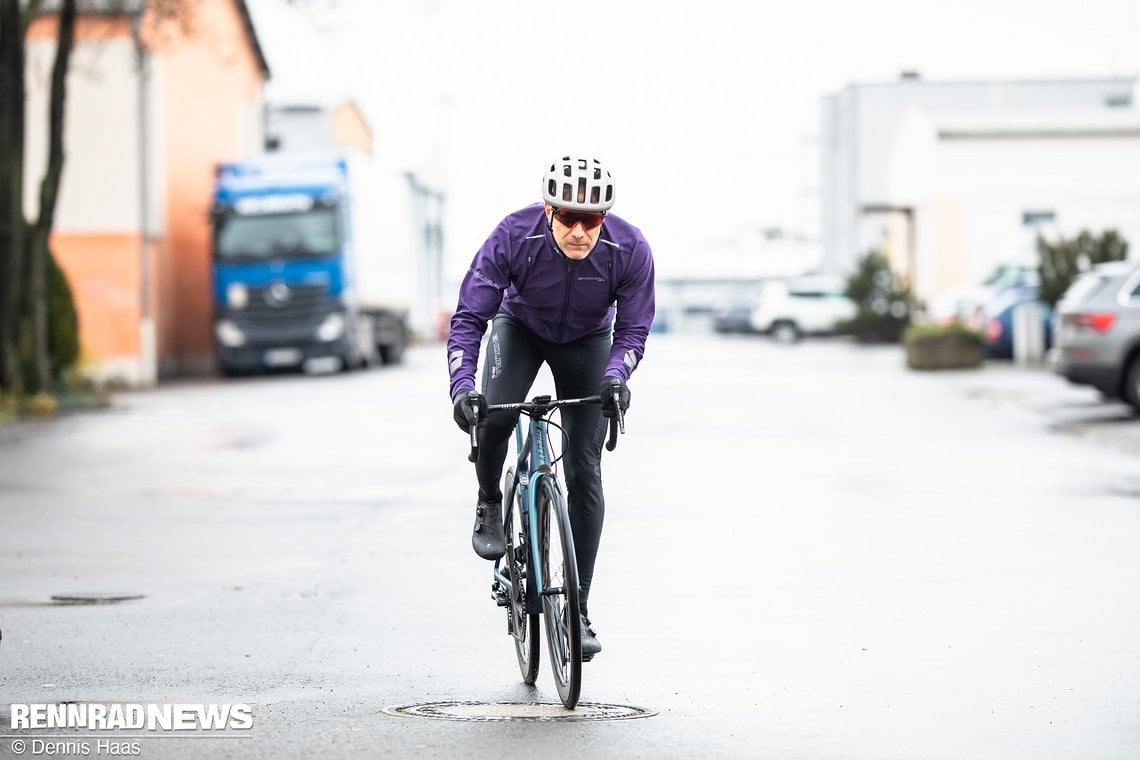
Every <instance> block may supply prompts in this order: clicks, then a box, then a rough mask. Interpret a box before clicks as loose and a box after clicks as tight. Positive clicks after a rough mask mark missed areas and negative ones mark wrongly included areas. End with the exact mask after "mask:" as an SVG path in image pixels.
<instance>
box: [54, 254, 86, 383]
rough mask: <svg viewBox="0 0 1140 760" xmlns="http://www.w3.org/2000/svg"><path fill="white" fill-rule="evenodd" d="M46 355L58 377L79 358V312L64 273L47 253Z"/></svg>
mask: <svg viewBox="0 0 1140 760" xmlns="http://www.w3.org/2000/svg"><path fill="white" fill-rule="evenodd" d="M47 275H48V281H47V286H48V294H47V297H48V356H50V357H51V368H52V377H53V378H55V379H57V380H58V379H60V378H61V377H63V375H64V373H65V372H66V371H67V370H69V369H71V367H72V366H74V365H75V362H76V360H78V359H79V315H78V313H77V312H76V310H75V301H74V300H73V299H72V295H71V286H70V285H69V284H68V282H67V276H66V275H65V274H64V273H63V270H62V269H60V267H59V264H57V263H56V261H55V256H54V255H49V256H48V273H47Z"/></svg>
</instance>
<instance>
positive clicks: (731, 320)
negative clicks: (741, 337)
mask: <svg viewBox="0 0 1140 760" xmlns="http://www.w3.org/2000/svg"><path fill="white" fill-rule="evenodd" d="M712 316H713V330H715V331H717V332H718V333H750V332H752V302H751V301H744V300H734V301H730V302H729V303H727V304H725V305H723V306H719V307H717V308H716V309H713V313H712Z"/></svg>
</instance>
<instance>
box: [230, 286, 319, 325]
mask: <svg viewBox="0 0 1140 760" xmlns="http://www.w3.org/2000/svg"><path fill="white" fill-rule="evenodd" d="M331 300H332V299H331V298H330V296H329V295H328V289H327V288H326V286H325V285H288V286H286V285H284V284H283V283H271V284H270V285H267V286H265V287H260V288H250V290H249V305H248V306H247V307H246V308H245V309H243V310H242V313H241V316H242V318H243V320H248V321H249V322H254V323H259V324H264V323H267V322H273V323H278V324H280V323H282V322H289V323H297V322H311V321H314V320H319V319H320V318H322V317H324V316H325V315H326V314H328V313H329V311H330V310H331V306H332V304H331V303H330V301H331Z"/></svg>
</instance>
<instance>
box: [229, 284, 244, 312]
mask: <svg viewBox="0 0 1140 760" xmlns="http://www.w3.org/2000/svg"><path fill="white" fill-rule="evenodd" d="M248 303H249V288H247V287H246V286H245V283H242V282H231V283H230V284H229V285H227V286H226V305H227V306H229V307H230V308H231V309H244V308H245V307H246V305H247V304H248Z"/></svg>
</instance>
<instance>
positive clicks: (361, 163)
mask: <svg viewBox="0 0 1140 760" xmlns="http://www.w3.org/2000/svg"><path fill="white" fill-rule="evenodd" d="M402 189H403V187H402V185H401V183H400V182H399V181H398V180H396V179H395V178H394V177H388V178H385V177H383V176H381V175H380V173H379V172H377V171H376V169H375V167H374V165H373V164H372V162H371V161H370V158H369V157H368V156H366V155H362V154H355V153H350V152H347V151H339V152H336V153H320V154H297V155H289V154H273V153H271V154H265V155H261V156H256V157H253V158H249V159H246V160H242V161H237V162H232V163H224V164H219V165H218V166H217V168H216V181H215V186H214V197H213V207H212V213H211V217H212V221H213V246H212V247H213V298H214V337H215V346H216V356H217V363H218V369H219V370H220V371H221V372H222V373H223V374H226V375H236V374H244V373H248V372H254V371H259V370H265V369H272V368H279V367H286V368H291V367H297V368H301V367H308V366H310V365H316V366H320V365H325V366H331V367H333V368H339V369H351V368H354V367H361V366H367V365H369V364H375V363H381V362H382V363H385V364H387V363H394V362H398V361H400V358H401V356H402V354H403V352H404V349H405V347H406V345H407V342H408V333H409V331H408V312H409V308H410V302H411V299H412V295H413V293H414V292H415V289H416V272H415V248H414V246H415V242H414V236H415V233H414V230H413V215H412V210H411V208H410V207H409V205H408V203H407V202H406V198H405V193H403V192H401V190H402Z"/></svg>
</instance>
